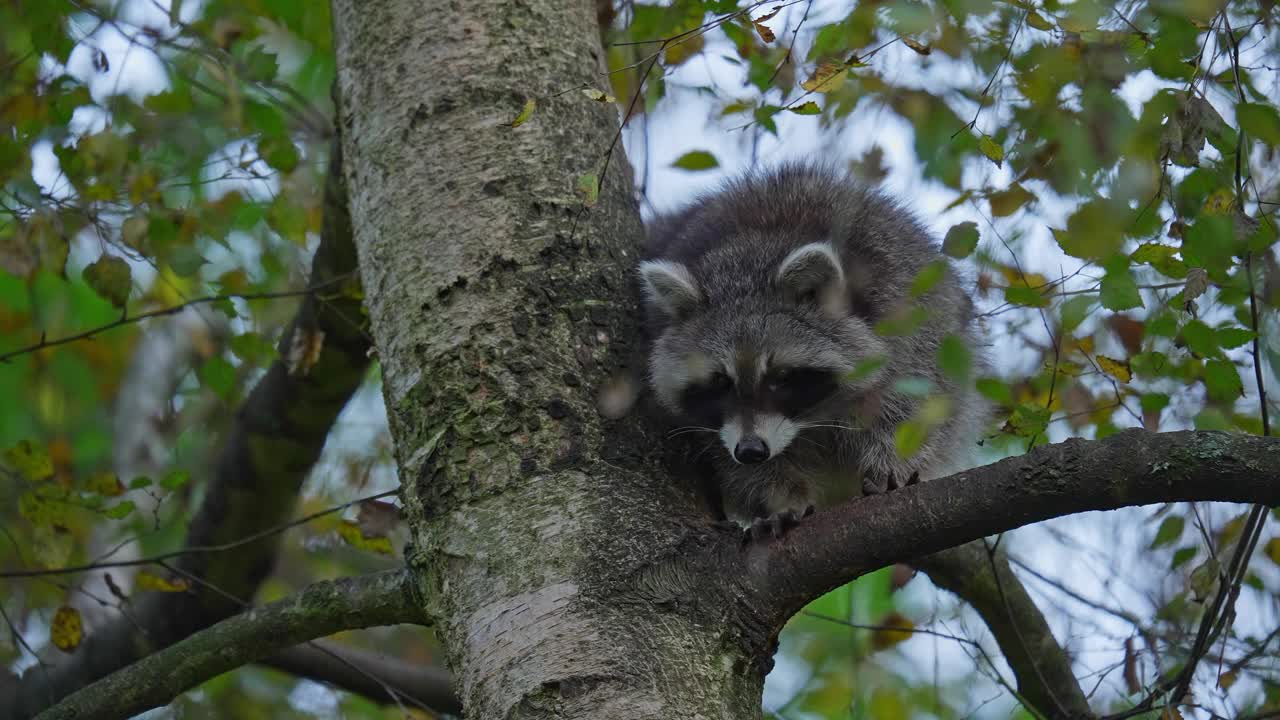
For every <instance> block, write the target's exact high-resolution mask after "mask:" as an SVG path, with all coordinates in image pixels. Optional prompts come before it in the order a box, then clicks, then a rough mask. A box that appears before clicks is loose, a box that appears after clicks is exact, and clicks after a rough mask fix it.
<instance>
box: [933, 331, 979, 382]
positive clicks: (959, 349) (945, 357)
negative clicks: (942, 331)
mask: <svg viewBox="0 0 1280 720" xmlns="http://www.w3.org/2000/svg"><path fill="white" fill-rule="evenodd" d="M938 366H939V367H941V368H942V371H943V372H944V373H946V374H947V377H949V378H951V379H952V380H954V381H956V382H960V383H962V382H968V379H969V371H970V370H971V368H972V367H973V356H972V354H971V353H970V352H969V348H968V347H967V346H966V345H965V342H964V340H962V339H961V338H959V337H958V336H956V335H948V336H946V337H944V338H943V339H942V344H941V345H939V346H938Z"/></svg>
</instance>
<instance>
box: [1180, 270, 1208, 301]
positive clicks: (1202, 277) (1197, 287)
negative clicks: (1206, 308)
mask: <svg viewBox="0 0 1280 720" xmlns="http://www.w3.org/2000/svg"><path fill="white" fill-rule="evenodd" d="M1208 289H1209V273H1208V272H1206V271H1205V269H1204V268H1198V267H1193V268H1191V269H1189V270H1187V284H1186V286H1184V287H1183V289H1182V295H1183V298H1184V299H1186V301H1187V302H1191V301H1192V300H1195V299H1196V298H1198V297H1200V296H1201V295H1203V294H1204V291H1205V290H1208Z"/></svg>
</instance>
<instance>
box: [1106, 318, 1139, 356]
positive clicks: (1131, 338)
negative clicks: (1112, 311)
mask: <svg viewBox="0 0 1280 720" xmlns="http://www.w3.org/2000/svg"><path fill="white" fill-rule="evenodd" d="M1107 324H1108V325H1110V326H1111V332H1114V333H1115V334H1116V337H1118V338H1120V344H1121V345H1124V351H1125V353H1126V354H1128V355H1137V354H1138V353H1140V352H1142V338H1143V337H1144V336H1145V335H1146V332H1147V326H1146V325H1144V324H1143V323H1141V322H1139V321H1137V320H1134V319H1133V318H1131V317H1129V316H1128V315H1118V314H1117V315H1111V316H1110V317H1108V318H1107Z"/></svg>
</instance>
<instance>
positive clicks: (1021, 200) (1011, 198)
mask: <svg viewBox="0 0 1280 720" xmlns="http://www.w3.org/2000/svg"><path fill="white" fill-rule="evenodd" d="M1035 199H1036V196H1035V195H1032V194H1031V193H1030V192H1028V191H1027V189H1026V188H1024V187H1022V185H1021V184H1019V183H1014V184H1013V185H1010V186H1009V189H1008V190H1000V191H998V192H993V193H991V194H990V195H988V196H987V202H989V203H991V214H992V215H994V216H996V217H1007V216H1009V215H1012V214H1014V213H1015V212H1017V211H1018V208H1020V207H1022V206H1023V205H1026V204H1027V203H1029V202H1031V201H1032V200H1035Z"/></svg>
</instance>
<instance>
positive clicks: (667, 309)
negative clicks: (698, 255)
mask: <svg viewBox="0 0 1280 720" xmlns="http://www.w3.org/2000/svg"><path fill="white" fill-rule="evenodd" d="M640 282H641V285H642V286H643V288H644V299H645V302H647V303H648V304H649V305H651V306H653V307H655V308H657V309H658V310H660V311H661V312H662V313H664V314H665V315H666V316H667V317H669V318H671V319H672V320H678V319H680V318H682V317H684V316H685V315H688V314H689V312H690V311H691V310H693V309H694V308H695V307H697V306H698V303H700V302H702V291H701V290H699V289H698V282H697V281H696V280H694V279H693V274H692V273H690V272H689V268H687V267H685V266H684V265H682V264H680V263H678V262H671V261H670V260H646V261H644V262H642V263H640Z"/></svg>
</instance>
